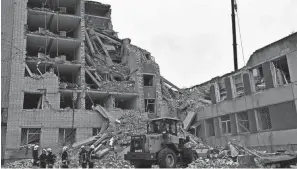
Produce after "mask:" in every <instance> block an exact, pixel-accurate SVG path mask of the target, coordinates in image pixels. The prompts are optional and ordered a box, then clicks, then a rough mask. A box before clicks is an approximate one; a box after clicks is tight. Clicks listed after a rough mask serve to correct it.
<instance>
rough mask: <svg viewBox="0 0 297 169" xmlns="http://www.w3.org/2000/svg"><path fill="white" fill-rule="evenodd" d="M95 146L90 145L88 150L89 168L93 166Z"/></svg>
mask: <svg viewBox="0 0 297 169" xmlns="http://www.w3.org/2000/svg"><path fill="white" fill-rule="evenodd" d="M94 149H95V146H94V145H91V147H90V150H89V152H88V163H89V168H94V157H95V151H94Z"/></svg>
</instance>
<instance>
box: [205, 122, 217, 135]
mask: <svg viewBox="0 0 297 169" xmlns="http://www.w3.org/2000/svg"><path fill="white" fill-rule="evenodd" d="M205 123H206V135H207V136H208V137H211V136H214V135H215V131H214V123H213V119H207V120H205Z"/></svg>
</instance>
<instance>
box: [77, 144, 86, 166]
mask: <svg viewBox="0 0 297 169" xmlns="http://www.w3.org/2000/svg"><path fill="white" fill-rule="evenodd" d="M80 149H81V150H80V152H79V163H80V164H81V167H82V168H87V162H88V152H87V151H86V148H85V146H81V148H80Z"/></svg>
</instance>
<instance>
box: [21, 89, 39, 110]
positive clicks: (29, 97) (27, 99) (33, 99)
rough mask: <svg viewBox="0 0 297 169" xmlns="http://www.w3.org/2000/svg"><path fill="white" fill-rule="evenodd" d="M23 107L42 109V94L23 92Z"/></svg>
mask: <svg viewBox="0 0 297 169" xmlns="http://www.w3.org/2000/svg"><path fill="white" fill-rule="evenodd" d="M23 109H42V94H39V93H24V102H23Z"/></svg>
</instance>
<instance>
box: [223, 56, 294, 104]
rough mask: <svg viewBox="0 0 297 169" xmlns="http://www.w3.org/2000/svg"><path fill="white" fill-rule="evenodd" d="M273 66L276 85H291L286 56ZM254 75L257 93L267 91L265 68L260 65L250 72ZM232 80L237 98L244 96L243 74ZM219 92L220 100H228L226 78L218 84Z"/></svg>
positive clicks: (233, 77) (277, 60)
mask: <svg viewBox="0 0 297 169" xmlns="http://www.w3.org/2000/svg"><path fill="white" fill-rule="evenodd" d="M271 66H272V67H273V68H274V69H273V70H275V78H276V85H278V86H281V85H285V84H288V83H290V81H291V80H290V73H289V67H288V63H287V58H286V56H282V57H280V58H277V59H275V60H273V61H271ZM250 71H251V73H252V75H253V76H252V77H253V78H254V79H253V80H254V86H255V90H256V91H261V90H265V89H266V85H265V79H264V73H263V66H262V65H259V66H257V67H255V68H253V69H251V70H250ZM232 80H233V82H234V85H235V88H236V96H237V97H240V96H243V95H244V84H243V78H242V74H241V73H240V74H237V75H234V76H232ZM218 86H219V92H220V100H221V101H223V100H226V98H227V91H226V85H225V81H224V78H222V79H220V80H219V82H218Z"/></svg>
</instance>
